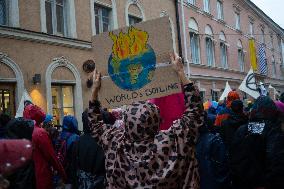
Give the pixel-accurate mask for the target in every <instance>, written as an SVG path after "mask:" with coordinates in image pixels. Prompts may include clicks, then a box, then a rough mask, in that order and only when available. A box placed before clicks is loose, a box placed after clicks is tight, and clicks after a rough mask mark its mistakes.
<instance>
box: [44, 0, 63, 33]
mask: <svg viewBox="0 0 284 189" xmlns="http://www.w3.org/2000/svg"><path fill="white" fill-rule="evenodd" d="M45 13H46V30H47V33H49V34H56V35H62V36H63V35H66V15H65V14H66V12H65V1H64V0H46V1H45Z"/></svg>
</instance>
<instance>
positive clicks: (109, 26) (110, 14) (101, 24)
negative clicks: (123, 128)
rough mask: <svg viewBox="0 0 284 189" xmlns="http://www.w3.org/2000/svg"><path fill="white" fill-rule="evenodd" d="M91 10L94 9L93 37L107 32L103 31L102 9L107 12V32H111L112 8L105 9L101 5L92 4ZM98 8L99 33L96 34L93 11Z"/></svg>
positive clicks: (105, 7)
mask: <svg viewBox="0 0 284 189" xmlns="http://www.w3.org/2000/svg"><path fill="white" fill-rule="evenodd" d="M93 5H94V6H93V9H94V26H95V28H94V29H95V35H98V34H100V33H103V32H107V31H103V24H104V21H103V17H104V16H103V9H105V10H107V11H108V31H111V30H112V28H113V26H112V11H113V10H112V8H110V7H107V6H103V5H101V4H98V3H96V2H95V3H94V4H93ZM96 7H98V9H99V10H98V11H99V33H97V27H96V17H97V15H96V11H95V8H96Z"/></svg>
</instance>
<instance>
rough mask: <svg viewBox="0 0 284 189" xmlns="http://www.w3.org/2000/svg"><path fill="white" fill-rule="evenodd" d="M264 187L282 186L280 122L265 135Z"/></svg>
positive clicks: (283, 142)
mask: <svg viewBox="0 0 284 189" xmlns="http://www.w3.org/2000/svg"><path fill="white" fill-rule="evenodd" d="M266 141H267V142H266V157H267V158H266V165H267V166H266V188H267V189H274V188H284V133H283V131H282V130H281V127H280V124H279V125H278V126H277V124H276V125H274V126H273V128H271V129H269V131H268V132H267V135H266Z"/></svg>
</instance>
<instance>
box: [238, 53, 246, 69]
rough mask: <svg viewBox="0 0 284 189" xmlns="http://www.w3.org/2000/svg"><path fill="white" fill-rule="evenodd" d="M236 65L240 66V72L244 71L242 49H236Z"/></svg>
mask: <svg viewBox="0 0 284 189" xmlns="http://www.w3.org/2000/svg"><path fill="white" fill-rule="evenodd" d="M238 63H239V66H240V71H241V72H244V71H245V54H244V51H243V49H238Z"/></svg>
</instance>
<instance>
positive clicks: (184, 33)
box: [177, 0, 190, 77]
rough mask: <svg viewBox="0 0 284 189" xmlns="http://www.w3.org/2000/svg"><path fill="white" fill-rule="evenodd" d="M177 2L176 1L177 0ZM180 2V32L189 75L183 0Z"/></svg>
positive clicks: (188, 75)
mask: <svg viewBox="0 0 284 189" xmlns="http://www.w3.org/2000/svg"><path fill="white" fill-rule="evenodd" d="M177 3H178V1H177ZM180 4H181V19H182V33H183V46H184V47H183V48H184V60H185V62H186V64H187V77H190V67H189V61H188V59H187V43H186V41H187V40H186V30H185V18H184V17H185V16H184V5H183V4H184V0H180Z"/></svg>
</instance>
